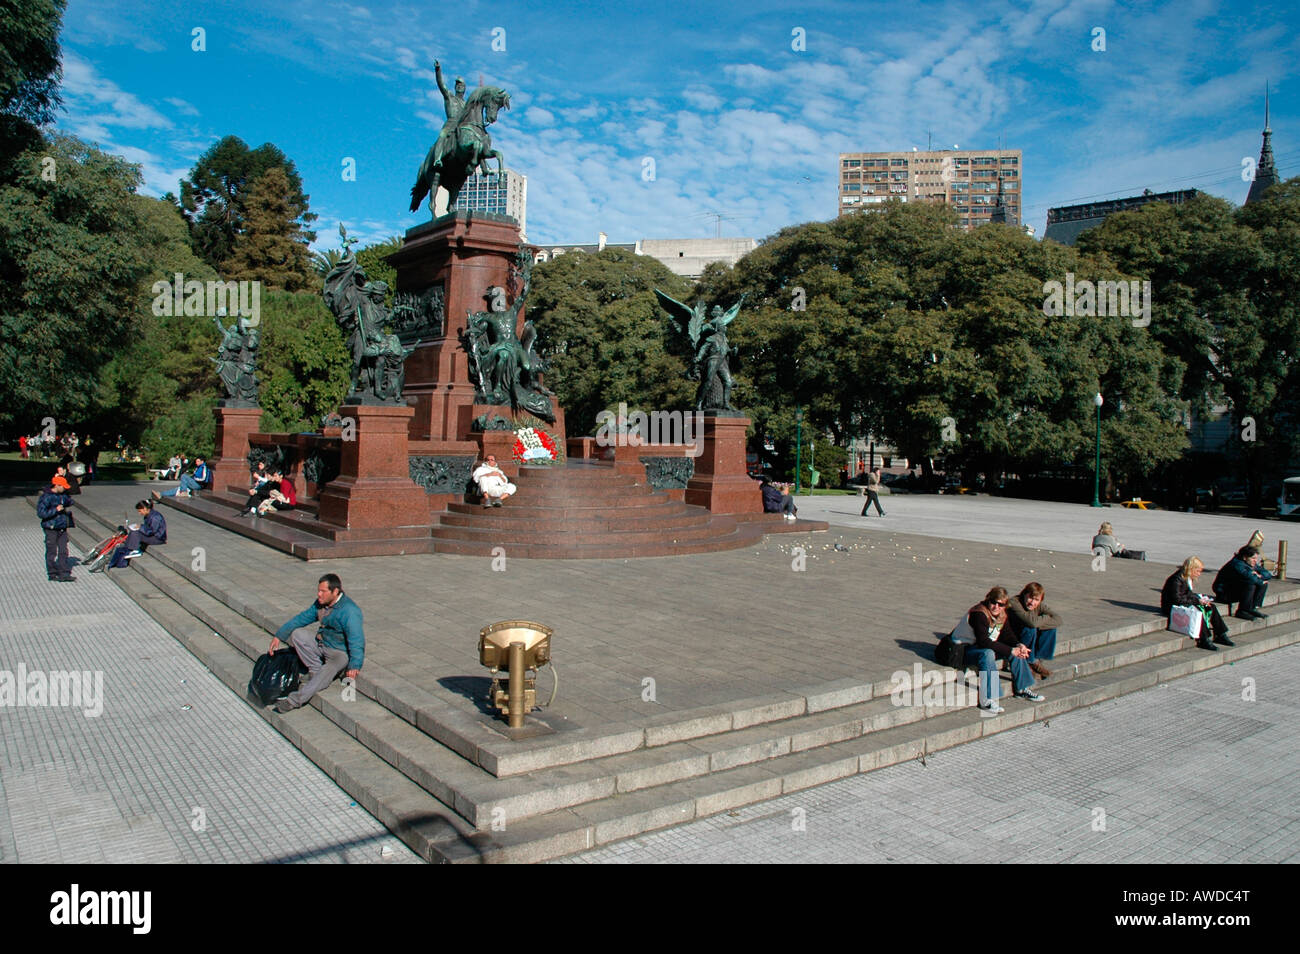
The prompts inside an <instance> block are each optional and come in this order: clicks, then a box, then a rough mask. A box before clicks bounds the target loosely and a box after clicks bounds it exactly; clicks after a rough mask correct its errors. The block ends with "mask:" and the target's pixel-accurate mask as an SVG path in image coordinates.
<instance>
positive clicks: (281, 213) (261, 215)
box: [223, 166, 319, 292]
mask: <svg viewBox="0 0 1300 954" xmlns="http://www.w3.org/2000/svg"><path fill="white" fill-rule="evenodd" d="M243 226H244V227H243V232H242V234H240V235H239V236H238V238H237V239H236V241H235V247H234V251H233V252H231V255H230V257H229V258H228V259H227V260H226V263H225V266H224V268H223V271H224V272H225V274H226V276H227V277H228V278H232V279H246V280H250V281H260V282H262V284H263V285H265V286H267V287H268V288H283V289H284V290H285V291H291V292H293V291H304V290H306V289H308V288H315V287H316V286H317V285H318V284H319V279H318V278H317V276H316V273H315V271H314V270H313V269H312V266H311V253H310V249H309V248H308V247H307V245H308V242H310V241H311V239H310V238H309V237H308V236H309V235H310V234H311V233H308V232H306V231H305V230H304V229H303V227H302V225H301V224H299V222H298V214H297V211H296V207H295V204H294V187H293V185H292V183H290V181H289V178H288V176H287V175H285V172H284V170H283V169H282V168H280V167H279V166H272V167H271V168H270V169H267V170H266V171H265V172H263V173H262V174H261V175H260V176H259V177H258V179H257V181H256V182H254V183H253V188H252V190H251V191H250V192H249V193H248V196H247V199H246V201H245V203H244V222H243Z"/></svg>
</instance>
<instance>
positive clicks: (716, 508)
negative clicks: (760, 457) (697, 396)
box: [686, 417, 763, 513]
mask: <svg viewBox="0 0 1300 954" xmlns="http://www.w3.org/2000/svg"><path fill="white" fill-rule="evenodd" d="M748 429H749V418H747V417H705V418H704V438H703V442H704V451H703V453H701V454H700V456H699V457H697V458H696V459H695V476H694V477H692V478H691V479H690V480H689V481H687V483H686V502H687V503H688V504H695V505H697V506H700V507H708V508H709V510H711V511H713V512H714V513H762V512H763V495H762V494H761V493H759V490H758V483H757V482H756V481H755V480H754V479H753V478H751V477H750V476H749V475H748V473H747V471H746V461H745V434H746V431H747V430H748Z"/></svg>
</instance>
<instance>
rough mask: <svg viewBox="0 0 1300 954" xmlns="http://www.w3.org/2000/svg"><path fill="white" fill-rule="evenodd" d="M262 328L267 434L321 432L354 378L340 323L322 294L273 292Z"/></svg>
mask: <svg viewBox="0 0 1300 954" xmlns="http://www.w3.org/2000/svg"><path fill="white" fill-rule="evenodd" d="M261 329H262V345H261V348H260V349H259V356H258V363H259V368H258V377H259V378H261V381H262V388H261V404H262V408H263V409H264V411H265V414H264V416H263V418H262V428H263V430H268V431H300V430H310V431H314V430H318V429H319V428H320V421H321V418H322V417H323V416H324V415H326V414H327V413H329V412H330V411H333V410H335V409H336V408H337V407H338V406H339V402H340V401H342V400H343V398H344V396H345V394H346V392H347V388H348V381H349V379H350V377H351V374H352V354H351V352H350V351H349V350H348V347H347V345H346V343H345V342H344V340H343V332H342V331H341V330H340V329H339V326H338V323H337V322H336V321H335V320H334V316H333V315H332V314H330V311H329V309H328V308H326V307H325V302H324V301H323V300H322V298H321V296H320V295H319V294H316V293H297V294H292V293H289V292H284V291H272V292H268V293H265V294H264V295H263V297H262V324H261Z"/></svg>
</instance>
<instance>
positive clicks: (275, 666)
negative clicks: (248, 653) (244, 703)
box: [248, 646, 306, 706]
mask: <svg viewBox="0 0 1300 954" xmlns="http://www.w3.org/2000/svg"><path fill="white" fill-rule="evenodd" d="M304 672H306V670H305V669H304V668H303V665H302V660H301V659H299V658H298V654H297V653H296V652H294V651H293V648H292V647H288V646H286V647H285V648H283V649H281V650H280V651H279V652H277V653H276V654H275V655H274V656H272V655H270V654H268V653H263V654H262V655H261V656H259V657H258V658H257V662H255V663H253V678H252V679H250V680H248V695H249V696H250V697H251V698H252V699H254V700H257V701H260V702H261V703H262V705H264V706H269V705H273V704H274V703H275V701H276V700H277V699H283V698H284V697H285V696H287V695H288V694H289V693H291V692H293V691H295V690H296V689H297V688H298V682H299V680H300V679H301V677H302V674H303V673H304Z"/></svg>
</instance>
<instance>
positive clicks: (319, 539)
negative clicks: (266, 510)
mask: <svg viewBox="0 0 1300 954" xmlns="http://www.w3.org/2000/svg"><path fill="white" fill-rule="evenodd" d="M163 506H166V507H170V508H173V509H175V510H178V511H180V512H181V513H185V514H188V515H190V516H192V517H198V518H199V519H201V520H204V521H206V522H207V523H210V524H213V525H215V526H218V527H221V528H222V529H224V530H229V531H231V532H232V533H236V534H238V535H239V536H242V537H246V538H247V539H249V540H255V541H257V542H258V543H261V544H263V545H265V546H268V547H271V548H272V549H274V550H279V551H280V552H282V553H288V554H290V555H292V556H295V557H298V558H299V559H302V560H335V559H346V558H350V557H365V556H393V555H400V554H405V553H432V552H433V549H434V546H433V538H432V537H431V536H430V535H429V529H428V527H421V528H409V532H407V533H403V532H402V528H397V529H396V530H386V531H375V532H373V533H364V532H358V531H351V533H354V534H356V535H357V536H358V537H359V539H348V540H333V539H330V538H329V537H328V536H326V535H323V534H325V533H328V532H329V529H328V528H325V529H322V526H321V524H319V523H315V522H314V521H310V518H308V517H307V516H306V515H298V514H295V513H288V514H275V515H270V516H266V517H240V516H238V511H237V510H236V508H235V506H234V505H233V504H232V503H230V502H229V501H225V502H223V501H222V500H220V499H219V498H217V497H208V498H200V497H195V498H189V499H186V498H181V499H180V500H177V499H176V498H174V497H169V498H167V500H165V501H164V502H163Z"/></svg>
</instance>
